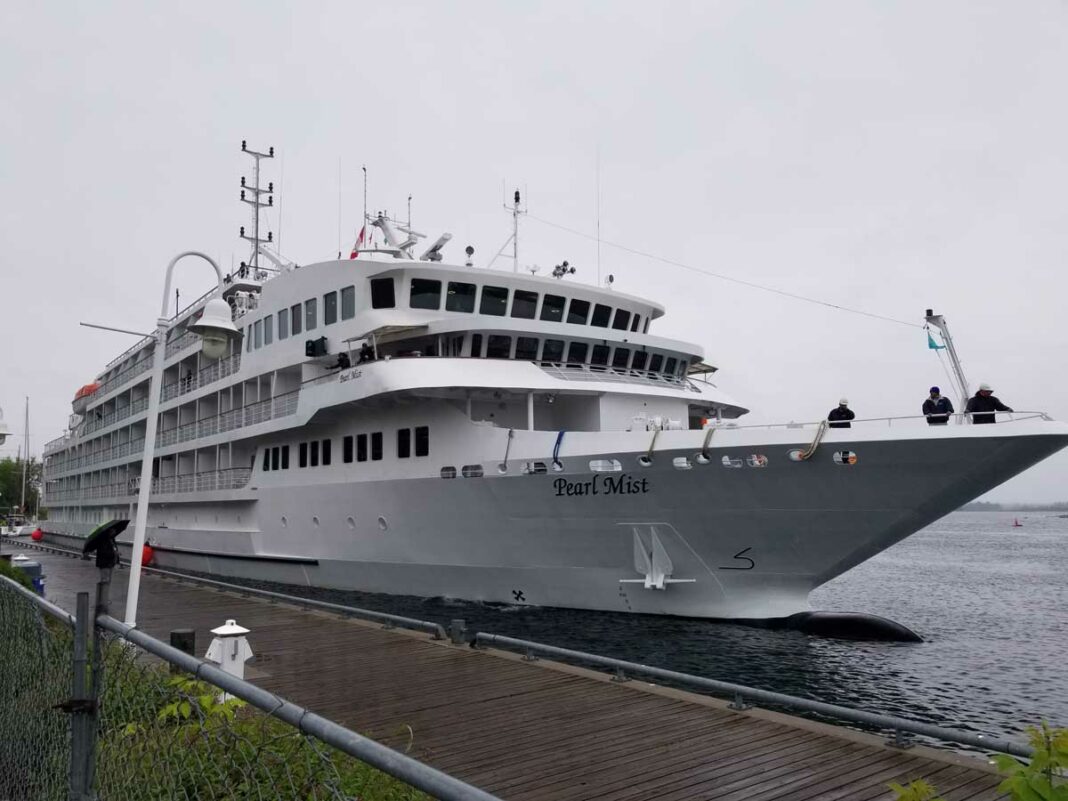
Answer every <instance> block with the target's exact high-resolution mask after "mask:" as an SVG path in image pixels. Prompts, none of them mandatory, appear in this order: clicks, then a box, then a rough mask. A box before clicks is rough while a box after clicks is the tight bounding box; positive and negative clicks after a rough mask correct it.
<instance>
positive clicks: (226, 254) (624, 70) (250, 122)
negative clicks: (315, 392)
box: [0, 0, 1068, 501]
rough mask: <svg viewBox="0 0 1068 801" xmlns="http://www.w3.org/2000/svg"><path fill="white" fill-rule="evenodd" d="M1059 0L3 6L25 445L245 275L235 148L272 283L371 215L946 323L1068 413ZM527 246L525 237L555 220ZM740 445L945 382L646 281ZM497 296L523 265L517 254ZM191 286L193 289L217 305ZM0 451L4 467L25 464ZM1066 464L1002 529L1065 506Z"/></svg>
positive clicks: (637, 276) (724, 288) (761, 304)
mask: <svg viewBox="0 0 1068 801" xmlns="http://www.w3.org/2000/svg"><path fill="white" fill-rule="evenodd" d="M1066 42H1068V5H1066V4H1065V3H1063V2H1060V3H1058V2H1022V3H1004V2H998V3H994V2H989V3H984V2H974V0H969V1H968V2H960V3H951V2H939V3H930V2H895V3H889V2H860V0H850V1H849V2H838V3H831V2H809V3H797V2H721V3H714V2H696V3H682V2H664V3H649V2H641V3H638V2H611V3H609V2H599V3H590V2H575V0H569V1H568V2H535V3H523V4H520V3H515V2H511V3H506V2H501V3H488V2H486V3H475V2H456V3H438V2H429V0H426V1H425V2H422V3H413V2H397V1H396V0H391V1H390V2H388V3H370V2H346V3H336V4H328V3H319V2H317V3H300V4H298V3H288V4H286V3H278V2H269V1H264V0H261V1H260V2H256V3H237V2H227V3H218V2H212V3H202V2H189V3H169V4H160V3H155V4H148V3H134V2H130V3H111V2H101V1H100V0H96V1H95V2H91V3H90V2H64V3H40V2H33V3H30V2H18V1H17V0H7V1H6V2H4V3H3V4H2V6H0V89H2V91H0V103H2V105H0V112H2V113H0V191H2V192H3V197H2V200H0V271H2V272H0V276H2V278H0V280H2V292H3V300H4V304H3V313H2V314H0V343H2V345H0V347H2V351H0V369H2V371H3V380H2V382H0V407H2V408H3V410H4V413H5V417H6V419H7V421H8V423H9V424H10V425H11V427H12V429H14V430H16V431H21V430H22V424H21V415H22V407H23V397H24V396H25V395H29V396H30V398H31V401H30V403H31V410H30V414H31V424H30V432H31V450H32V451H33V452H34V453H35V454H39V453H40V449H41V445H42V444H43V443H44V442H45V441H47V440H49V439H52V438H53V437H55V436H58V435H59V434H61V433H62V428H63V425H64V424H65V422H66V419H67V416H68V415H69V413H70V400H71V398H72V396H73V394H74V391H75V390H76V389H77V388H78V387H79V386H80V385H82V384H83V383H86V382H88V381H90V380H92V379H93V377H94V376H95V375H96V374H97V373H98V372H99V370H100V369H101V368H102V367H103V365H104V364H105V363H106V362H107V361H108V360H110V359H111V358H112V357H114V356H115V355H117V354H118V353H119V352H120V351H121V350H123V349H124V348H125V347H127V346H128V345H129V344H132V341H130V340H129V339H128V338H126V337H124V336H122V335H119V334H111V333H106V332H102V331H92V330H88V329H84V328H79V327H78V325H77V323H78V322H79V321H81V320H87V321H92V322H98V323H104V324H110V325H114V326H119V327H128V328H134V329H138V330H143V331H148V330H149V329H150V328H151V327H152V325H153V322H154V319H155V315H156V313H157V310H158V305H159V299H160V294H161V292H162V285H163V274H164V268H165V266H166V264H167V262H168V260H169V259H170V258H171V257H172V256H173V255H174V254H176V253H177V252H179V251H181V250H186V249H202V250H205V251H206V252H208V253H209V254H212V255H213V256H215V257H216V258H217V259H218V261H219V262H220V263H221V264H222V265H223V266H224V267H226V268H229V266H230V264H231V263H232V261H233V260H236V261H240V260H241V259H242V258H244V257H245V256H246V254H247V249H246V248H245V247H244V243H243V242H241V241H240V240H238V239H237V232H238V227H239V226H241V225H243V224H246V222H247V214H246V210H245V207H244V206H243V205H242V204H240V203H239V202H238V200H237V193H238V183H239V178H240V176H241V175H242V174H249V175H251V173H250V172H249V169H248V167H249V165H248V160H247V159H246V158H245V157H243V156H242V155H241V154H240V152H239V147H240V141H241V139H242V138H246V139H248V141H249V145H250V146H255V147H260V148H266V147H267V146H269V145H273V146H274V148H275V152H276V153H277V154H278V156H279V158H277V159H275V160H274V161H273V162H267V163H266V165H267V169H266V170H265V179H267V180H273V181H274V183H275V186H276V188H280V189H281V191H280V193H279V195H278V198H277V199H276V203H277V202H278V200H280V201H281V204H280V206H281V208H280V209H276V210H275V211H274V212H272V214H271V215H270V227H271V229H272V230H273V231H274V234H275V237H276V241H277V240H278V239H280V240H281V249H282V251H283V252H284V254H285V255H286V256H287V257H288V258H290V259H293V260H296V261H298V262H301V263H308V262H312V261H317V260H321V259H325V258H331V257H333V256H335V255H336V253H337V251H338V249H339V242H338V226H339V220H338V205H339V197H338V196H339V159H340V167H341V170H340V174H341V181H340V189H341V198H340V205H341V228H342V236H341V240H342V241H341V243H340V248H341V249H342V250H344V251H345V252H346V253H347V251H348V249H349V248H351V246H352V241H353V236H354V233H355V231H356V230H357V229H358V228H359V225H360V216H361V214H362V184H361V173H360V166H361V165H362V164H366V165H367V168H368V171H369V174H370V206H371V209H372V210H376V209H388V210H390V211H392V212H394V213H397V214H399V215H400V216H404V215H405V214H406V209H405V206H406V202H407V197H408V195H409V194H411V195H412V196H413V201H412V215H413V221H414V224H415V227H416V228H418V229H421V230H423V231H424V232H425V233H427V234H429V235H430V236H431V237H436V236H437V234H439V233H441V232H443V231H449V232H451V233H452V234H453V236H454V238H453V241H452V244H451V245H450V247H449V248H448V249H447V250H446V258H447V259H452V260H456V261H460V260H461V259H462V249H463V247H464V246H465V245H467V244H471V245H473V246H474V247H475V249H476V257H475V258H476V263H477V264H480V265H483V264H485V263H486V262H487V261H488V260H489V258H490V257H491V256H492V255H493V254H494V253H495V252H496V251H497V250H498V248H499V247H500V246H501V245H502V244H503V243H504V241H505V239H506V238H507V236H508V233H509V230H510V220H509V218H508V216H507V214H506V213H505V212H504V211H503V210H502V209H501V199H502V198H501V191H502V181H503V182H504V183H505V185H506V187H507V190H508V192H509V194H510V193H511V191H512V190H513V189H514V188H515V187H516V186H518V187H520V188H521V189H524V190H525V193H526V194H525V198H526V200H527V201H528V203H529V209H530V212H531V216H530V217H528V218H526V219H525V220H524V221H523V223H522V228H521V232H520V251H521V252H520V261H521V262H522V263H523V264H524V265H539V266H540V267H541V268H542V271H543V274H544V273H545V272H546V271H547V270H548V269H551V267H552V265H554V264H556V263H557V262H559V261H560V260H562V259H565V258H566V259H568V260H569V261H570V262H571V263H572V264H574V265H576V266H577V267H578V273H577V275H576V276H575V280H578V281H583V282H591V283H592V282H595V281H596V277H597V247H596V244H595V243H594V242H593V241H591V240H589V239H585V238H581V237H578V236H575V235H573V234H570V233H566V232H564V231H562V230H559V229H558V228H554V227H552V226H550V225H548V224H546V223H545V222H543V220H544V221H548V222H550V223H555V224H557V225H563V226H566V227H569V228H573V229H576V230H579V231H583V232H587V233H590V234H592V233H594V232H595V230H596V227H597V213H596V209H597V194H598V192H597V179H596V175H597V163H598V153H599V161H600V211H601V213H600V217H601V235H602V238H603V240H605V242H606V243H608V242H611V243H619V244H622V245H625V246H627V247H630V248H634V249H638V250H641V251H645V252H648V253H652V254H655V255H657V256H661V257H663V258H666V259H669V260H674V261H678V262H682V263H684V264H687V265H690V266H692V267H694V268H697V269H699V270H706V271H713V272H718V273H723V274H727V275H731V276H736V277H738V278H742V279H745V280H748V281H753V282H757V283H761V284H766V285H770V286H774V287H777V288H780V289H783V290H785V291H789V292H795V293H800V294H804V295H809V296H813V297H818V298H821V299H825V300H827V301H829V302H832V303H837V304H843V305H847V306H851V307H856V308H859V309H863V310H867V311H870V312H873V313H876V314H880V315H886V316H889V317H893V318H899V319H902V320H906V321H911V322H914V323H921V324H922V321H923V319H922V318H923V311H924V309H925V308H926V307H929V306H931V307H934V308H936V309H937V310H939V311H941V312H943V313H944V314H945V315H946V317H947V318H948V320H949V321H950V323H951V326H952V331H953V334H954V338H955V339H956V341H957V343H958V347H959V350H960V352H961V355H962V358H963V360H964V363H965V369H966V371H967V373H968V376H969V378H970V379H971V381H972V383H973V384H975V383H978V382H979V381H989V382H990V383H992V384H993V385H994V387H995V389H996V394H997V395H998V396H999V397H1000V398H1001V399H1002V400H1003V401H1005V402H1006V403H1008V404H1009V405H1010V406H1013V407H1015V408H1016V409H1043V410H1047V411H1049V412H1051V413H1053V414H1054V415H1055V416H1057V417H1059V418H1062V419H1064V418H1068V392H1066V390H1068V375H1066V371H1065V369H1064V365H1065V353H1066V352H1068V326H1065V324H1064V317H1065V309H1066V308H1068V305H1066V302H1065V301H1066V289H1068V278H1066V277H1065V263H1066V256H1068V160H1066V156H1065V148H1066V147H1068V145H1066V143H1068V106H1066V104H1065V102H1064V97H1065V95H1064V80H1065V76H1066V75H1068V46H1066ZM535 217H537V218H538V219H535ZM601 262H602V271H603V273H604V274H605V275H607V274H608V273H612V274H613V275H614V276H615V278H616V283H615V286H616V287H617V288H618V289H620V290H622V291H625V292H628V293H634V294H639V295H643V296H647V297H649V298H651V299H653V300H656V301H659V302H660V303H663V304H664V305H665V306H666V307H667V310H668V313H667V316H666V317H664V318H663V319H662V320H660V321H659V322H658V324H655V325H654V329H653V331H654V333H658V334H661V335H664V336H671V337H677V338H681V339H686V340H690V341H696V342H699V343H701V344H702V345H703V346H704V347H705V348H706V351H707V353H708V356H709V360H710V361H712V362H713V363H714V364H716V365H717V366H719V367H720V372H719V373H718V383H719V385H720V386H721V387H722V388H723V389H725V390H726V391H727V392H729V393H730V394H732V395H733V396H734V397H735V398H737V399H738V400H739V401H740V402H742V403H743V404H744V405H746V406H748V407H750V408H751V409H753V410H754V411H753V414H752V415H750V418H751V420H752V421H753V422H761V421H786V420H791V419H792V420H812V419H818V418H820V417H821V416H822V415H824V414H826V412H827V411H828V409H830V408H831V407H832V406H834V405H835V403H836V401H837V399H838V398H839V397H840V396H841V395H843V394H845V395H848V397H849V398H850V400H851V402H852V406H853V408H854V409H855V410H856V412H857V413H858V415H859V416H861V417H869V416H882V415H906V414H918V413H919V409H920V404H921V403H922V402H923V400H924V398H925V397H926V394H927V388H928V387H929V386H930V385H931V384H932V383H938V384H942V385H943V387H945V386H946V384H947V379H946V376H945V374H944V373H943V371H942V367H941V366H940V364H939V362H938V360H937V358H936V357H935V355H934V354H933V352H931V351H929V350H928V349H927V347H926V339H925V334H924V332H923V331H922V329H920V328H914V327H909V326H906V325H901V324H897V323H892V322H885V321H881V320H876V319H871V318H866V317H862V316H857V315H851V314H846V313H844V312H841V311H836V310H832V309H828V308H824V307H819V306H815V305H810V304H806V303H801V302H798V301H796V300H791V299H787V298H784V297H781V296H777V295H774V294H770V293H767V292H761V291H758V290H754V289H749V288H745V287H741V286H738V285H735V284H731V283H726V282H724V281H721V280H717V279H715V278H712V277H707V276H703V275H701V274H699V273H697V272H693V271H687V270H684V269H681V268H678V267H673V266H669V265H667V264H665V263H663V262H659V261H653V260H650V259H647V258H641V257H637V256H634V255H631V254H627V253H625V252H623V251H620V250H617V249H615V248H613V247H612V246H610V245H609V244H603V245H602V248H601ZM496 266H497V267H502V268H510V266H511V265H510V264H509V262H506V261H504V260H501V261H499V262H498V263H497V265H496ZM211 282H212V279H211V273H210V270H209V269H208V268H207V267H206V265H204V264H202V263H197V262H196V261H190V262H188V263H186V264H184V265H183V266H182V267H179V270H178V286H179V288H180V290H181V292H182V296H183V297H184V298H187V299H192V298H193V297H195V296H196V295H199V294H201V292H203V291H204V290H205V289H207V288H209V287H210V285H211ZM16 439H17V438H12V439H9V440H8V443H7V444H6V445H4V446H2V448H0V453H2V454H4V455H14V453H15V447H16V442H15V440H16ZM1066 477H1068V454H1065V453H1062V454H1060V455H1059V456H1057V457H1055V458H1053V459H1051V460H1049V461H1047V462H1045V463H1044V464H1042V465H1041V466H1039V467H1036V468H1034V469H1032V470H1031V471H1029V472H1028V473H1026V474H1025V475H1023V476H1021V477H1019V478H1017V479H1014V480H1013V481H1012V482H1010V483H1008V484H1006V485H1004V486H1003V487H1001V488H999V489H998V490H996V491H994V492H993V493H991V495H990V496H989V497H990V499H993V500H1019V501H1043V500H1068V486H1066V481H1065V478H1066Z"/></svg>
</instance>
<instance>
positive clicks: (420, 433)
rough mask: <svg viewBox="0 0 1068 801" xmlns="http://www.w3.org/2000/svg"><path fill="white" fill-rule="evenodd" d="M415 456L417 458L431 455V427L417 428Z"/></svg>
mask: <svg viewBox="0 0 1068 801" xmlns="http://www.w3.org/2000/svg"><path fill="white" fill-rule="evenodd" d="M415 455H416V456H429V455H430V427H429V426H416V427H415Z"/></svg>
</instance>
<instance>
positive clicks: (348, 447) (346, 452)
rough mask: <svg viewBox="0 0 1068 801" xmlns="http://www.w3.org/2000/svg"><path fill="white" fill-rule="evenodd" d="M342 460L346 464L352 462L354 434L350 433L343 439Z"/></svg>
mask: <svg viewBox="0 0 1068 801" xmlns="http://www.w3.org/2000/svg"><path fill="white" fill-rule="evenodd" d="M341 461H343V462H344V463H345V464H350V463H351V462H352V435H351V434H349V435H348V436H346V437H342V439H341Z"/></svg>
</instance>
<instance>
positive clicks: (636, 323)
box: [630, 314, 642, 333]
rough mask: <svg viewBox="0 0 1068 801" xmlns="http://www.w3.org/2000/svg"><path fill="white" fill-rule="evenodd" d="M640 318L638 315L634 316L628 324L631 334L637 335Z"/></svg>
mask: <svg viewBox="0 0 1068 801" xmlns="http://www.w3.org/2000/svg"><path fill="white" fill-rule="evenodd" d="M641 323H642V316H641V315H640V314H635V315H634V320H633V321H632V322H631V324H630V330H631V333H637V331H638V328H639V327H640V326H641Z"/></svg>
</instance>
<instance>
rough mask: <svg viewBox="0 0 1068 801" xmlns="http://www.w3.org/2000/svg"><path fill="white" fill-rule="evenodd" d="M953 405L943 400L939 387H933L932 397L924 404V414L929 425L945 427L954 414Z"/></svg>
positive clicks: (946, 399)
mask: <svg viewBox="0 0 1068 801" xmlns="http://www.w3.org/2000/svg"><path fill="white" fill-rule="evenodd" d="M953 411H954V410H953V403H952V402H951V401H950V400H949V398H943V397H942V393H941V390H939V389H938V387H931V397H929V398H928V399H927V400H925V401H924V402H923V413H924V414H925V415H926V416H927V425H931V426H944V425H945V424H946V423H948V422H949V416H950V415H951V414H953Z"/></svg>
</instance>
